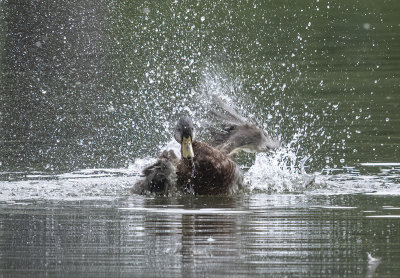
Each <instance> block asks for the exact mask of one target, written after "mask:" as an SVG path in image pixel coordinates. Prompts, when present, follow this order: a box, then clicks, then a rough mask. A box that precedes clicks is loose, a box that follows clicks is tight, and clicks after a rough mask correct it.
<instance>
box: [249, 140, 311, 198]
mask: <svg viewBox="0 0 400 278" xmlns="http://www.w3.org/2000/svg"><path fill="white" fill-rule="evenodd" d="M292 145H293V143H291V144H288V145H287V146H284V147H281V148H280V149H278V150H276V151H275V152H274V153H271V154H265V153H260V154H257V155H256V159H255V163H254V165H253V166H251V167H250V169H249V170H248V171H247V172H246V174H245V184H246V185H247V186H248V187H249V189H250V190H251V191H253V192H268V193H280V192H296V191H304V190H306V189H308V188H310V187H312V186H313V184H314V180H315V176H314V175H309V174H307V173H306V171H305V163H306V161H307V159H308V157H305V158H302V157H299V156H298V155H297V154H296V152H295V151H294V150H293V149H292Z"/></svg>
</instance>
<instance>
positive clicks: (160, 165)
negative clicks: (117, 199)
mask: <svg viewBox="0 0 400 278" xmlns="http://www.w3.org/2000/svg"><path fill="white" fill-rule="evenodd" d="M177 164H178V158H177V156H176V155H175V153H174V152H173V151H172V150H170V151H163V153H162V154H161V155H160V156H159V157H158V159H157V161H156V162H155V163H154V164H152V165H150V166H148V167H146V168H144V169H143V171H142V177H144V178H143V179H142V180H140V181H138V182H137V183H136V184H135V185H134V187H133V188H132V189H131V193H133V194H143V195H144V194H150V193H155V194H161V195H168V192H169V190H170V189H171V187H173V186H174V185H175V183H176V173H175V171H176V165H177Z"/></svg>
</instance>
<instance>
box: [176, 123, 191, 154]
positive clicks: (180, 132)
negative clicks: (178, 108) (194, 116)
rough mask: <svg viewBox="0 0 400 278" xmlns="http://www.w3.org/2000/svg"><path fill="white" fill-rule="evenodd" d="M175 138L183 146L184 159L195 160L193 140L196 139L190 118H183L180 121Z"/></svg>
mask: <svg viewBox="0 0 400 278" xmlns="http://www.w3.org/2000/svg"><path fill="white" fill-rule="evenodd" d="M174 137H175V140H176V141H177V142H178V143H179V144H181V154H182V157H183V158H188V159H193V157H194V153H193V147H192V140H193V139H194V130H193V123H192V120H191V119H190V118H189V117H188V116H183V117H182V118H180V119H179V121H178V123H177V124H176V128H175V132H174Z"/></svg>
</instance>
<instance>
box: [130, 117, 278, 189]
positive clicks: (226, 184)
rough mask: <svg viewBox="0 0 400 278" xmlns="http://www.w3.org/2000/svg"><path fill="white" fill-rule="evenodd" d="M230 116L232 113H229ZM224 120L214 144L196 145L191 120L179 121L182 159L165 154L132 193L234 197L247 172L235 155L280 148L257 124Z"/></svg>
mask: <svg viewBox="0 0 400 278" xmlns="http://www.w3.org/2000/svg"><path fill="white" fill-rule="evenodd" d="M228 112H229V111H228ZM228 115H229V117H227V116H223V115H222V114H221V115H219V116H220V118H221V117H223V124H222V125H221V127H220V128H219V129H214V130H213V131H212V136H213V142H212V143H210V144H207V143H204V142H201V141H196V140H195V138H194V129H193V124H192V121H191V119H190V118H189V117H187V116H183V117H181V118H180V119H179V121H178V123H177V125H176V128H175V132H174V138H175V140H176V141H177V142H178V143H180V145H181V158H180V159H178V158H177V156H176V155H175V154H174V152H173V151H169V152H167V151H164V152H163V153H162V154H161V156H160V157H159V158H158V160H157V162H156V163H155V164H153V165H151V166H149V167H147V168H145V169H144V170H143V175H144V179H143V180H141V181H139V182H138V183H136V184H135V186H134V188H133V189H132V193H138V194H148V193H155V194H163V195H167V194H168V193H169V192H170V191H171V190H174V189H176V190H178V191H179V192H186V193H191V194H199V195H231V194H233V193H235V192H237V191H238V190H239V189H240V188H241V187H242V185H243V172H242V170H241V169H240V167H239V166H238V165H237V164H236V163H235V161H234V160H233V157H234V155H235V154H236V153H237V152H238V151H240V150H244V151H247V152H260V151H264V152H267V151H269V150H271V149H275V148H277V147H278V146H279V142H278V141H275V140H272V139H271V138H269V137H268V135H267V134H266V133H265V132H264V131H262V130H261V129H259V128H258V127H256V126H255V125H254V124H250V123H249V122H246V121H244V120H243V119H242V118H239V117H237V116H236V115H235V114H234V113H233V112H229V113H228Z"/></svg>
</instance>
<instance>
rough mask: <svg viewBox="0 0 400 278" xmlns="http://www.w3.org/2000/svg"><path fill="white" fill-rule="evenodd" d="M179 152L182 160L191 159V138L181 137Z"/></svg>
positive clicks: (192, 155) (192, 154)
mask: <svg viewBox="0 0 400 278" xmlns="http://www.w3.org/2000/svg"><path fill="white" fill-rule="evenodd" d="M181 151H182V157H183V158H193V157H194V153H193V147H192V138H191V137H190V136H189V137H188V138H185V137H183V139H182V143H181Z"/></svg>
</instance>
